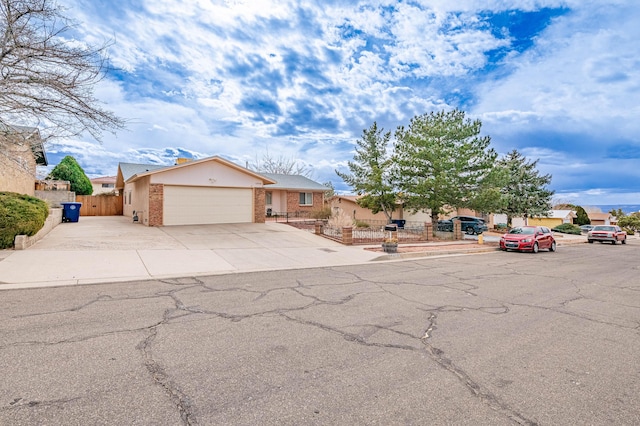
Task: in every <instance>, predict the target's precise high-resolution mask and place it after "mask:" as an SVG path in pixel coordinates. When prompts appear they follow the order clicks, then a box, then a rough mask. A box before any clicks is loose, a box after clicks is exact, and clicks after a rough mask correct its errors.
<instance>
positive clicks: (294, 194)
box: [287, 191, 324, 213]
mask: <svg viewBox="0 0 640 426" xmlns="http://www.w3.org/2000/svg"><path fill="white" fill-rule="evenodd" d="M300 192H304V191H288V192H287V213H294V212H312V211H316V210H320V209H322V207H323V205H322V204H323V202H324V193H323V192H314V193H313V205H311V206H301V205H300Z"/></svg>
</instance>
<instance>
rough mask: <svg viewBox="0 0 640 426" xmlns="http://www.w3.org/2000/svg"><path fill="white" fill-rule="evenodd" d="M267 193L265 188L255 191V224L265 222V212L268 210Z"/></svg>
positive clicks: (255, 189)
mask: <svg viewBox="0 0 640 426" xmlns="http://www.w3.org/2000/svg"><path fill="white" fill-rule="evenodd" d="M265 192H266V191H265V190H264V188H254V189H253V222H254V223H264V222H265V217H264V212H265V209H266V204H265V203H266V201H265Z"/></svg>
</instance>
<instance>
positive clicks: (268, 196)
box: [264, 191, 273, 206]
mask: <svg viewBox="0 0 640 426" xmlns="http://www.w3.org/2000/svg"><path fill="white" fill-rule="evenodd" d="M272 200H273V194H272V193H271V191H267V192H265V194H264V203H265V204H266V205H268V206H270V205H271V204H273V202H272Z"/></svg>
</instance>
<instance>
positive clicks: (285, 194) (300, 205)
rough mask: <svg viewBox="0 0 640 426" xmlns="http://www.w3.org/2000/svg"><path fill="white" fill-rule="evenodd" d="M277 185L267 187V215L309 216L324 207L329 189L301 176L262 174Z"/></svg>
mask: <svg viewBox="0 0 640 426" xmlns="http://www.w3.org/2000/svg"><path fill="white" fill-rule="evenodd" d="M260 174H261V175H262V176H265V177H267V178H269V179H271V180H272V181H274V182H275V183H272V184H268V185H265V214H266V215H267V216H271V215H276V214H278V215H283V214H286V215H288V216H296V215H299V216H308V215H309V214H310V213H311V212H313V211H319V210H322V208H323V207H324V193H325V191H326V190H327V187H326V186H324V185H322V184H320V183H318V182H315V181H313V180H311V179H309V178H307V177H305V176H301V175H284V174H279V173H260Z"/></svg>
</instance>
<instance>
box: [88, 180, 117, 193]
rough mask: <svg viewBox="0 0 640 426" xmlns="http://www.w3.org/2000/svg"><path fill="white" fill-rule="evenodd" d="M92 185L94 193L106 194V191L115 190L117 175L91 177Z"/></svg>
mask: <svg viewBox="0 0 640 426" xmlns="http://www.w3.org/2000/svg"><path fill="white" fill-rule="evenodd" d="M91 185H92V186H93V194H92V195H98V194H104V193H106V192H113V191H115V189H116V177H115V176H102V177H97V178H93V179H91Z"/></svg>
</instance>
